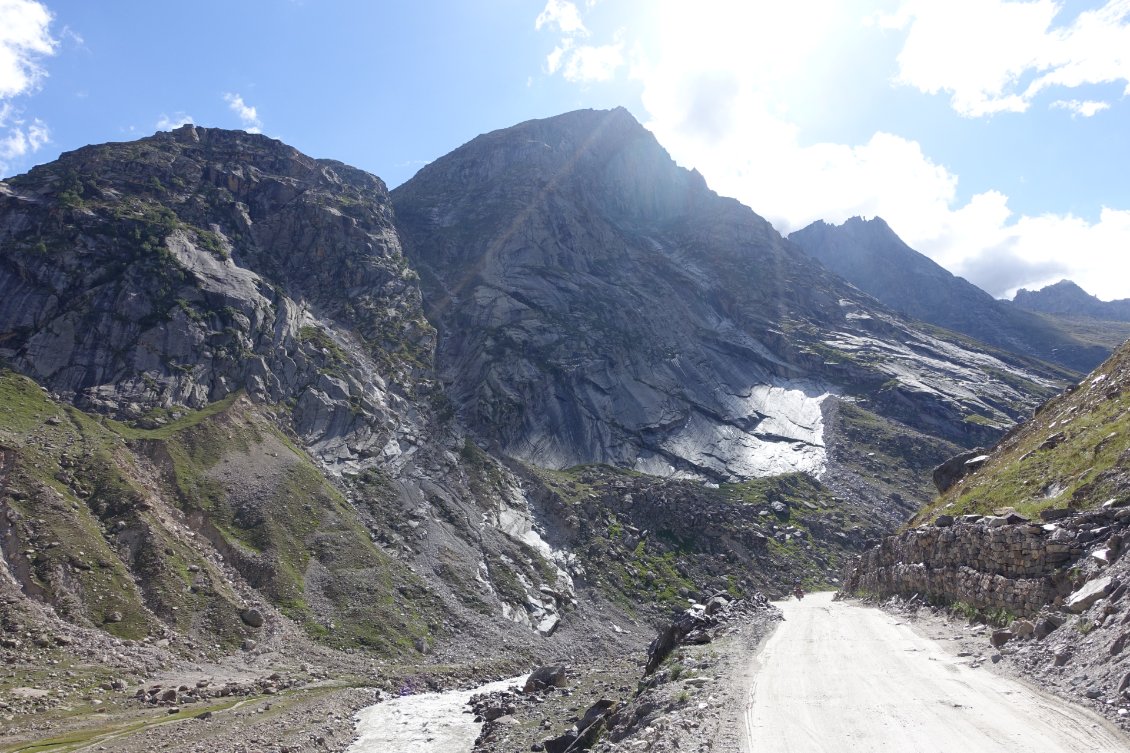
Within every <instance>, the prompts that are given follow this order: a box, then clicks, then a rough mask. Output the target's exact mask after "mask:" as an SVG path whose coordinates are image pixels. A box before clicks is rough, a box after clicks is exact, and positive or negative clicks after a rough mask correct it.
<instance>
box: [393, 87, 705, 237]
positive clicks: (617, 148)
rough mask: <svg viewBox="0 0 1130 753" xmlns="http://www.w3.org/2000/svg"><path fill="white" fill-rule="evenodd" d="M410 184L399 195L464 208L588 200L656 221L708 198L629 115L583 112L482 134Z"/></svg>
mask: <svg viewBox="0 0 1130 753" xmlns="http://www.w3.org/2000/svg"><path fill="white" fill-rule="evenodd" d="M410 183H411V184H412V187H411V188H410V189H408V188H406V189H404V190H402V191H401V193H408V192H410V191H411V192H413V193H419V192H420V191H423V190H430V191H440V192H448V193H451V194H452V195H451V196H449V197H448V200H457V197H456V196H454V192H460V193H462V194H463V201H465V202H473V201H478V200H480V199H491V198H494V197H498V198H500V199H504V200H509V201H518V202H526V203H529V202H530V201H531V200H532V201H553V200H562V199H564V200H566V201H570V202H576V201H584V202H587V203H590V204H593V205H600V206H602V207H604V209H605V211H608V212H610V213H615V214H617V215H620V216H622V217H624V218H631V217H635V218H650V219H660V218H663V217H672V216H682V215H684V214H685V213H686V212H687V211H688V210H689V208H690V207H692V206H693V205H694V203H695V201H696V198H697V197H699V195H700V194H706V193H709V191H708V189H707V188H706V182H705V181H704V180H703V178H702V176H701V175H700V174H699V173H697V172H691V171H688V170H684V169H682V168H680V167H678V166H677V165H676V164H675V163H674V161H673V160H672V159H671V157H670V155H669V154H668V153H667V151H666V150H665V149H664V148H663V147H662V146H660V144H659V142H658V141H656V139H655V136H654V135H652V133H651V132H650V131H648V130H647V129H645V128H644V127H643V126H642V125H640V124H639V122H637V121H636V120H635V118H633V117H632V116H631V114H630V113H628V111H627V110H625V109H624V108H617V109H615V110H578V111H576V112H570V113H566V114H564V115H559V116H557V117H552V118H546V119H544V120H531V121H527V122H525V123H520V124H518V125H516V126H513V127H511V128H506V129H502V130H498V131H493V132H491V133H487V134H484V135H482V136H479V137H478V138H476V139H473V140H472V141H470V142H469V143H467V144H465V145H464V146H462V147H460V148H459V149H456V150H455V151H454V152H452V153H451V154H449V155H447V156H445V157H443V158H442V159H440V160H436V161H435V162H433V163H432V164H430V165H428V166H427V167H425V168H424V169H422V170H421V171H420V173H419V174H418V175H417V176H416V178H414V179H413V180H412V181H411V182H410ZM424 186H428V187H429V188H427V189H425V188H424ZM484 194H485V195H484ZM503 194H505V196H503ZM436 198H437V199H438V198H439V197H438V196H437V197H436Z"/></svg>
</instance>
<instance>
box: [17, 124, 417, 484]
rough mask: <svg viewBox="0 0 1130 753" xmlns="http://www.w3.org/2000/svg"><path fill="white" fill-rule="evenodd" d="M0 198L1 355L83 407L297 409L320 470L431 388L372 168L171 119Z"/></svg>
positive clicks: (375, 440) (375, 439)
mask: <svg viewBox="0 0 1130 753" xmlns="http://www.w3.org/2000/svg"><path fill="white" fill-rule="evenodd" d="M0 186H2V190H0V249H2V251H0V359H4V360H6V361H8V362H9V363H10V364H11V365H12V366H13V367H15V368H16V369H18V370H19V371H22V372H24V373H26V374H28V375H30V376H32V377H34V378H35V379H36V380H37V381H38V382H40V383H41V384H43V385H45V386H47V387H48V388H49V389H50V390H52V391H53V392H55V393H56V394H58V395H60V396H62V397H64V398H65V399H68V400H70V401H72V402H74V403H75V404H76V405H78V406H80V407H83V408H87V409H94V410H99V411H103V412H109V413H111V414H114V415H116V416H119V417H127V418H133V419H136V418H139V417H142V416H143V415H145V414H147V413H149V412H151V411H153V409H157V408H160V409H174V410H175V409H176V408H177V407H181V406H183V407H188V408H200V407H202V406H204V405H207V404H208V403H210V402H213V401H216V400H219V399H220V398H223V397H224V396H225V395H227V394H229V393H231V392H233V391H235V390H240V389H243V390H246V391H247V392H248V394H250V395H251V396H252V397H254V398H256V399H258V400H263V401H268V402H283V401H285V400H293V401H295V403H296V406H297V407H296V410H295V423H296V428H297V430H298V432H299V434H300V436H301V437H302V438H303V439H304V440H306V441H307V442H308V443H309V444H310V445H311V446H312V447H313V448H315V451H316V452H318V453H319V454H320V455H321V456H322V457H323V459H325V460H327V462H331V463H333V462H345V461H348V460H356V459H360V458H364V457H366V456H369V455H373V454H376V453H379V452H380V451H381V450H382V448H384V447H386V446H387V445H388V443H389V442H390V441H392V440H394V439H395V437H393V436H392V435H391V434H390V433H389V432H387V431H385V430H382V429H381V428H380V427H381V425H382V423H383V424H386V425H387V424H391V423H392V421H391V415H392V410H391V409H390V405H391V404H392V403H393V402H395V400H396V394H397V393H401V394H407V393H414V392H416V391H419V390H421V389H422V390H423V391H427V389H428V385H427V380H426V379H424V383H423V384H421V383H420V380H419V379H416V378H414V377H415V376H416V375H415V374H414V371H416V370H417V369H416V364H418V363H420V362H423V363H425V364H426V363H427V362H428V360H429V359H430V353H431V349H432V347H433V331H432V329H431V327H429V326H428V324H427V322H426V321H424V319H423V316H422V309H421V305H420V293H419V289H418V287H417V284H416V280H415V276H414V275H413V274H412V273H411V272H410V271H409V270H408V269H407V264H406V262H405V261H404V258H403V257H402V256H401V253H400V244H399V240H398V239H397V235H396V231H395V229H394V228H393V225H392V221H391V208H390V206H389V202H388V196H387V193H386V192H385V188H384V185H383V184H382V183H381V181H380V180H379V179H377V178H375V177H373V176H371V175H368V174H367V173H363V172H361V171H359V170H355V169H353V168H350V167H347V166H345V165H342V164H340V163H335V162H330V161H324V160H314V159H311V158H309V157H306V156H305V155H302V154H300V153H298V152H297V151H295V150H294V149H292V148H290V147H287V146H285V145H283V144H280V143H279V142H277V141H273V140H271V139H268V138H265V137H262V136H254V135H249V134H243V133H236V132H227V131H219V130H213V129H202V128H194V127H192V126H185V127H184V128H181V129H178V130H177V131H175V132H173V133H163V134H158V135H156V136H154V137H152V138H148V139H144V140H142V141H139V142H134V143H131V144H109V145H104V146H95V147H86V148H84V149H80V150H78V151H75V152H70V153H68V154H65V155H63V156H62V157H61V158H60V160H59V161H58V162H55V163H52V164H50V165H45V166H42V167H39V168H36V169H35V170H33V171H31V172H30V173H28V174H27V175H23V176H19V177H16V178H13V179H11V180H9V181H8V182H7V183H5V184H0ZM359 365H360V366H361V368H358V366H359ZM378 374H380V376H377V375H378ZM389 381H391V382H392V384H391V385H390V384H389ZM362 415H363V416H364V418H362V419H359V416H362ZM382 417H383V419H382ZM370 418H375V419H376V420H369V419H370Z"/></svg>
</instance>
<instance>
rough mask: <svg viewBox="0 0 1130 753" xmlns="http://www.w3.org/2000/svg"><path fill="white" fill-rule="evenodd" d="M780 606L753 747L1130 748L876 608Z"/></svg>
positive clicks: (1099, 725)
mask: <svg viewBox="0 0 1130 753" xmlns="http://www.w3.org/2000/svg"><path fill="white" fill-rule="evenodd" d="M778 606H780V607H781V609H782V610H783V611H784V613H785V621H784V622H783V623H782V624H781V625H780V627H778V629H777V631H776V632H775V633H774V634H773V635H772V637H770V639H769V640H768V641H767V642H766V644H765V646H764V648H763V649H762V651H761V652H760V653H759V654H758V656H757V658H756V660H755V661H754V664H753V667H752V668H751V677H750V687H751V690H750V696H751V697H750V699H749V701H748V705H747V707H746V710H745V725H746V736H745V746H746V750H747V751H751V752H752V753H761V752H762V751H773V753H817V752H819V753H848V752H850V751H860V752H862V751H866V752H867V753H885V752H886V751H890V752H891V753H906V752H907V751H915V752H916V753H1007V752H1009V751H1023V753H1071V752H1072V751H1087V753H1107V752H1108V751H1109V753H1126V752H1127V751H1130V739H1127V738H1126V737H1125V736H1123V735H1122V734H1121V733H1120V732H1118V731H1117V730H1115V729H1113V728H1112V727H1110V726H1109V725H1107V723H1106V722H1105V721H1104V720H1102V719H1101V718H1100V717H1098V716H1096V715H1095V714H1092V713H1091V712H1089V711H1087V710H1085V709H1081V708H1078V707H1074V706H1069V705H1067V704H1066V703H1064V702H1063V701H1061V700H1059V699H1056V698H1052V697H1050V696H1045V695H1042V694H1040V693H1038V692H1036V691H1034V690H1032V689H1031V688H1029V687H1028V686H1026V685H1023V684H1021V683H1018V682H1016V681H1013V680H1010V679H1007V678H1004V677H1000V676H998V675H994V674H992V673H991V672H990V671H989V670H988V669H985V668H980V669H973V668H970V667H968V666H966V665H965V664H964V663H963V661H962V660H961V659H958V658H957V657H954V656H952V655H951V654H949V653H946V652H945V651H944V650H943V649H942V648H941V647H940V646H939V645H938V644H937V643H936V642H934V641H932V640H930V639H929V638H925V637H923V636H921V635H919V634H918V633H916V632H915V631H914V630H913V629H911V628H910V627H909V626H907V625H906V624H899V621H898V619H897V618H895V617H893V616H891V615H889V614H887V613H885V612H883V611H881V610H878V609H874V608H869V607H863V606H860V605H858V604H852V603H845V602H833V601H832V595H831V594H812V595H810V596H807V597H805V599H804V600H803V601H799V602H798V601H796V600H789V601H787V602H784V603H781V604H778Z"/></svg>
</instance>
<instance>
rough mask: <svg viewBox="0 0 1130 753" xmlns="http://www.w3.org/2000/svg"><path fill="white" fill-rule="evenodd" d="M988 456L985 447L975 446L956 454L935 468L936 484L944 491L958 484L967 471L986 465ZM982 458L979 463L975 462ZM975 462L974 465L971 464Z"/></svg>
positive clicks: (938, 488)
mask: <svg viewBox="0 0 1130 753" xmlns="http://www.w3.org/2000/svg"><path fill="white" fill-rule="evenodd" d="M986 459H988V456H987V455H985V448H984V447H975V448H973V449H972V450H967V451H965V452H963V453H961V454H960V455H954V456H953V457H952V458H950V459H949V460H947V461H946V462H944V463H942V464H941V465H939V466H938V467H937V468H935V469H934V474H933V480H934V486H935V488H937V490H938V492H939V493H941V492H944V491H946V490H947V489H949V488H950V487H951V486H953V485H954V484H956V483H957V482H958V481H960V480H961V479H962V477H963V476H965V475H966V474H967V473H972V472H973V471H975V470H977V469H978V468H980V467H981V465H984V462H985V460H986ZM978 460H980V462H979V463H977V462H974V461H978ZM970 462H974V465H972V466H971V465H970Z"/></svg>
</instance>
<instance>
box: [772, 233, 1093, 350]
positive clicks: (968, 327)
mask: <svg viewBox="0 0 1130 753" xmlns="http://www.w3.org/2000/svg"><path fill="white" fill-rule="evenodd" d="M789 240H790V241H792V242H793V243H796V244H797V245H799V246H800V247H801V248H803V249H804V250H805V252H807V253H808V254H810V255H811V256H812V257H813V258H815V259H818V260H819V261H820V263H821V264H823V265H824V266H825V267H827V268H828V269H830V270H832V271H833V272H835V273H836V274H838V275H840V276H841V277H843V278H844V279H845V280H847V281H848V282H850V283H851V284H852V285H855V286H856V287H858V288H859V289H860V290H862V291H864V292H865V293H868V294H870V295H873V296H875V298H877V299H878V300H880V301H882V302H883V303H884V304H886V305H887V306H890V307H891V308H893V309H894V310H896V311H899V312H902V313H904V314H906V315H908V316H911V317H914V318H915V319H918V320H921V321H923V322H929V323H931V324H936V325H938V326H940V327H945V328H947V329H951V330H954V331H955V332H962V333H964V334H967V335H970V336H971V337H975V338H977V339H978V340H980V341H982V342H985V343H989V344H990V345H995V346H997V347H1000V348H1005V349H1006V350H1009V351H1012V352H1013V353H1019V354H1024V355H1034V356H1036V357H1038V358H1043V359H1045V360H1047V361H1050V362H1052V363H1058V364H1061V365H1063V366H1066V367H1067V368H1069V369H1074V370H1075V371H1081V372H1086V371H1090V370H1091V369H1093V368H1094V367H1095V366H1097V365H1098V364H1099V363H1100V362H1102V361H1103V360H1104V359H1105V358H1106V357H1107V356H1109V355H1110V350H1109V349H1108V348H1103V347H1101V346H1098V345H1094V344H1092V343H1090V342H1084V341H1082V340H1080V339H1078V338H1076V337H1074V336H1073V335H1071V334H1070V333H1068V332H1064V331H1062V330H1061V329H1060V328H1059V327H1057V326H1056V325H1055V324H1054V323H1052V322H1050V321H1047V320H1046V319H1043V318H1041V317H1039V316H1036V315H1034V314H1033V313H1031V312H1030V311H1025V310H1024V308H1030V307H1018V306H1014V305H1012V304H1011V303H1009V302H1008V301H998V300H997V299H995V298H993V297H992V296H991V295H989V294H988V293H986V292H985V291H984V290H981V289H980V288H978V287H977V286H976V285H973V284H972V283H970V282H967V281H966V280H964V279H962V278H960V277H955V276H954V275H953V274H951V273H950V272H948V271H947V270H945V269H943V268H942V267H941V266H939V265H938V264H936V263H934V261H933V260H931V259H930V258H929V257H927V256H925V255H923V254H920V253H918V252H917V251H915V250H914V249H912V248H910V247H909V246H907V245H906V244H905V243H904V242H903V241H902V239H901V238H899V237H898V236H897V235H896V234H895V233H894V231H893V230H891V228H890V227H889V226H888V225H887V223H886V222H884V221H883V220H882V219H880V218H878V217H876V218H874V219H871V220H864V219H862V218H860V217H853V218H851V219H850V220H848V221H847V222H845V223H843V224H842V225H830V224H828V223H826V222H822V221H818V222H814V223H812V224H811V225H809V226H808V227H806V228H803V229H801V230H797V231H796V232H794V233H792V234H790V235H789ZM1022 292H1027V291H1022ZM1019 301H1020V296H1019V294H1018V297H1017V302H1018V303H1019Z"/></svg>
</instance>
